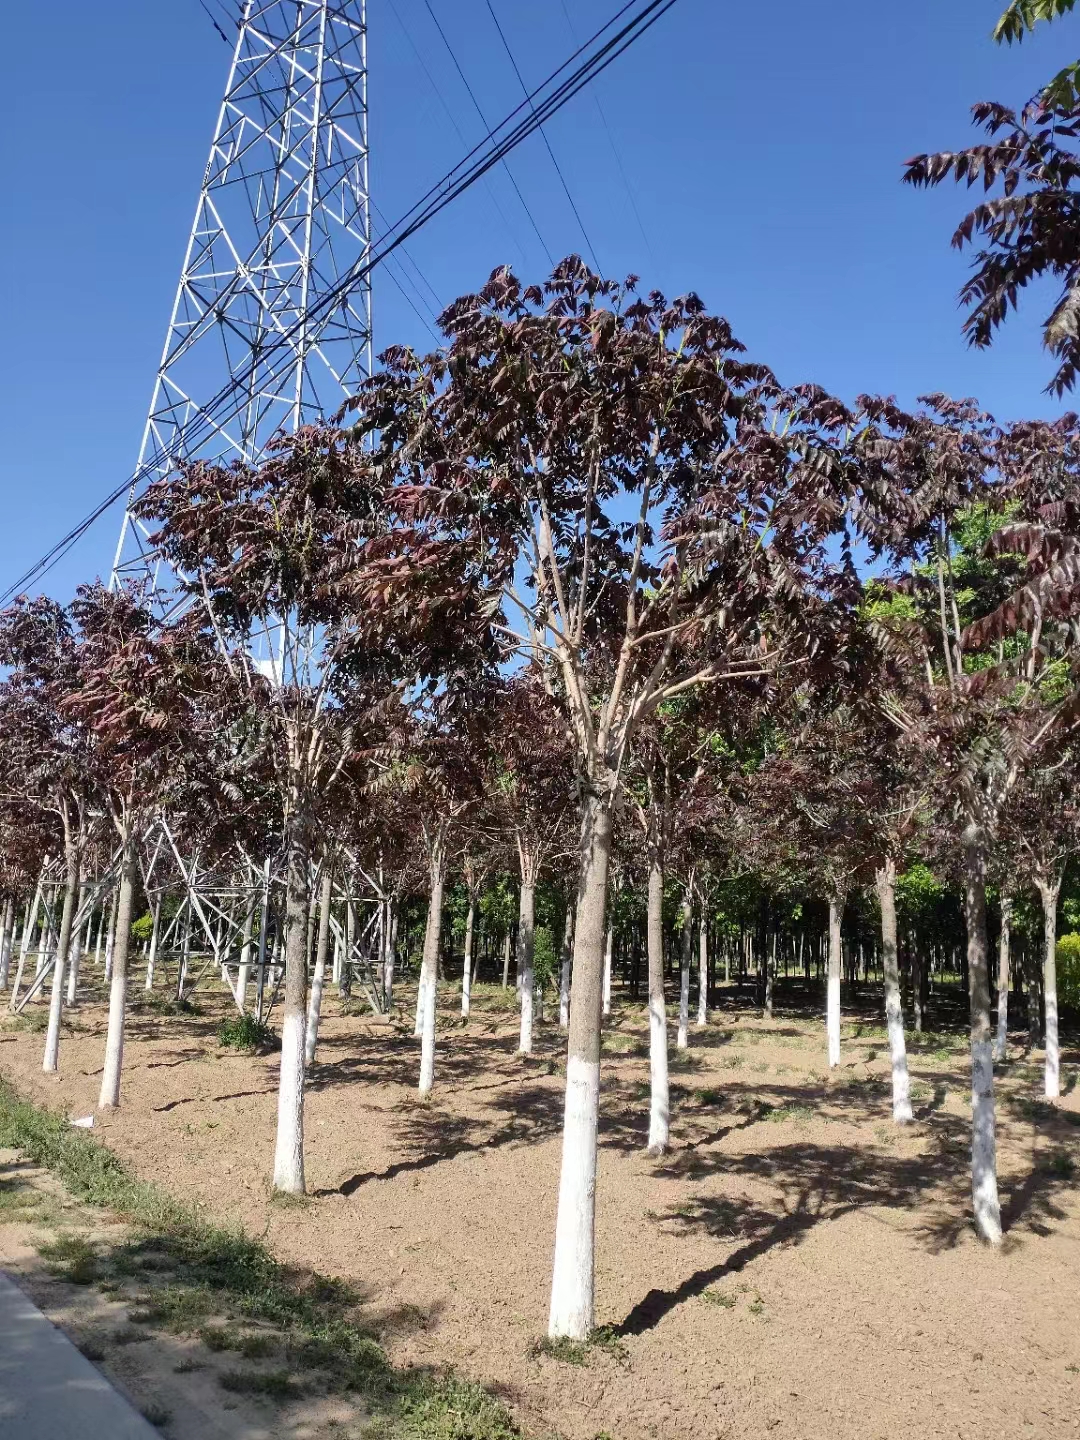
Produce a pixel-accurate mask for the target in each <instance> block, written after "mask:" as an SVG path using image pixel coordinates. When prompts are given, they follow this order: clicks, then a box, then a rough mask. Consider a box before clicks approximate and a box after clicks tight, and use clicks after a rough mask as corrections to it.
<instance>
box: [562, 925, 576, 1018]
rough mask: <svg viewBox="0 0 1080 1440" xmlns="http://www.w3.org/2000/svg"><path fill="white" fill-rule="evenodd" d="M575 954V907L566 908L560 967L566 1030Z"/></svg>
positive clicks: (563, 1015)
mask: <svg viewBox="0 0 1080 1440" xmlns="http://www.w3.org/2000/svg"><path fill="white" fill-rule="evenodd" d="M573 954H574V907H573V905H571V904H569V903H568V904H567V906H566V919H565V921H564V922H563V938H562V965H561V966H560V967H559V1027H560V1029H563V1030H565V1029H566V1027H567V1026H568V1025H569V1024H570V961H571V959H572V958H573Z"/></svg>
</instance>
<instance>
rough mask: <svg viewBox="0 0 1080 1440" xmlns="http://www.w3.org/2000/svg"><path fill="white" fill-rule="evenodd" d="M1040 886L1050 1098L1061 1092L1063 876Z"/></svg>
mask: <svg viewBox="0 0 1080 1440" xmlns="http://www.w3.org/2000/svg"><path fill="white" fill-rule="evenodd" d="M1037 889H1038V891H1039V899H1040V900H1041V901H1042V911H1043V1017H1044V1018H1043V1033H1044V1037H1045V1038H1044V1044H1045V1047H1046V1061H1045V1064H1044V1066H1043V1093H1044V1095H1045V1096H1046V1098H1047V1100H1056V1099H1057V1098H1058V1096H1059V1095H1060V1094H1061V1050H1060V1047H1059V1045H1058V998H1057V903H1058V894H1059V892H1060V890H1061V880H1060V878H1059V879H1057V880H1042V881H1039V882H1038V884H1037Z"/></svg>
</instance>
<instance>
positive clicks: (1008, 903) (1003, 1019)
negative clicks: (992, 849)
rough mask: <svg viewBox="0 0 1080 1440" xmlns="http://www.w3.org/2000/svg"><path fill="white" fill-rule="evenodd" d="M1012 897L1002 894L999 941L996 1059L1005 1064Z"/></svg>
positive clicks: (1007, 1041)
mask: <svg viewBox="0 0 1080 1440" xmlns="http://www.w3.org/2000/svg"><path fill="white" fill-rule="evenodd" d="M1012 908H1013V902H1012V896H1011V895H1006V894H1005V892H1004V891H1002V892H1001V938H1000V939H999V941H998V1003H997V1039H996V1041H995V1043H994V1059H995V1061H996V1062H997V1063H998V1064H999V1065H1000V1064H1003V1063H1004V1060H1005V1055H1006V1051H1007V1049H1008V1044H1009V949H1010V946H1011V942H1012Z"/></svg>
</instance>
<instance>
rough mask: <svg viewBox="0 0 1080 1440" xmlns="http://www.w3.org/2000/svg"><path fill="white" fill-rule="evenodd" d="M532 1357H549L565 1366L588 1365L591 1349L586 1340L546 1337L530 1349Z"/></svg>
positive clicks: (566, 1336) (565, 1336) (560, 1336)
mask: <svg viewBox="0 0 1080 1440" xmlns="http://www.w3.org/2000/svg"><path fill="white" fill-rule="evenodd" d="M529 1353H530V1354H531V1355H548V1356H550V1357H551V1359H552V1360H561V1361H562V1363H563V1364H564V1365H587V1364H588V1363H589V1347H588V1345H587V1344H586V1343H585V1341H584V1340H571V1339H570V1337H569V1336H568V1335H556V1336H555V1337H554V1338H552V1337H551V1336H550V1335H544V1336H543V1337H542V1338H541V1339H539V1340H536V1341H534V1343H533V1344H532V1345H531V1346H530V1347H529Z"/></svg>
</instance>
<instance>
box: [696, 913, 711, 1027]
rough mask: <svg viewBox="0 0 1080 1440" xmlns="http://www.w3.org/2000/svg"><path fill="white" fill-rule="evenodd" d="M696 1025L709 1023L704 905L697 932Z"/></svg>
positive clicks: (707, 953) (707, 952)
mask: <svg viewBox="0 0 1080 1440" xmlns="http://www.w3.org/2000/svg"><path fill="white" fill-rule="evenodd" d="M697 1023H698V1024H699V1025H707V1024H708V1023H709V927H708V924H707V923H706V919H705V906H704V905H702V907H701V926H700V929H699V931H698V999H697Z"/></svg>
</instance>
